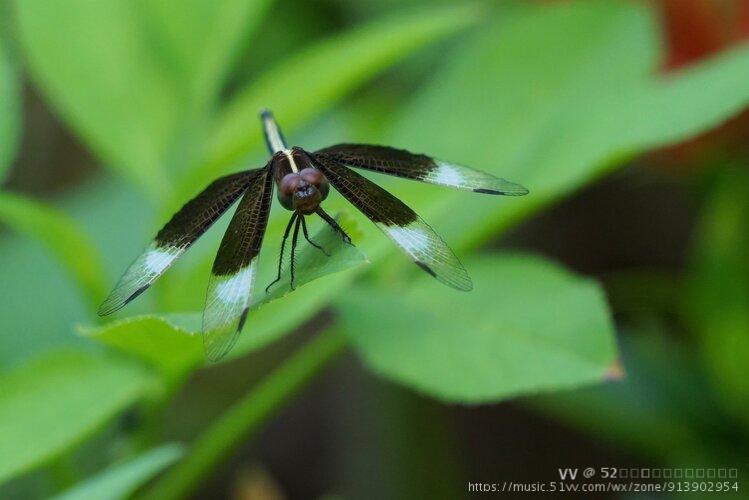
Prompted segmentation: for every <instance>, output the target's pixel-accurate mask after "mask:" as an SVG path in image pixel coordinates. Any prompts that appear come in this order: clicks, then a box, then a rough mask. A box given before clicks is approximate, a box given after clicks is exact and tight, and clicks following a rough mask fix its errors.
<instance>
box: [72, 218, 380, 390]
mask: <svg viewBox="0 0 749 500" xmlns="http://www.w3.org/2000/svg"><path fill="white" fill-rule="evenodd" d="M346 227H347V228H348V229H349V230H351V229H352V227H351V225H350V224H347V225H346ZM353 234H355V233H353ZM312 240H313V241H315V242H316V243H317V244H319V245H321V246H322V247H323V248H325V249H326V251H328V253H330V255H331V256H330V257H327V256H325V255H324V254H323V253H322V252H320V250H318V249H316V248H314V247H312V246H311V245H305V246H300V248H299V249H298V250H297V263H298V273H296V279H295V285H296V287H297V291H295V292H294V293H293V294H291V295H289V296H288V297H287V298H286V299H285V300H279V301H276V299H279V298H282V297H285V296H286V295H287V294H289V293H290V291H291V290H290V287H289V275H288V271H287V270H286V271H284V273H283V274H282V280H281V281H280V282H279V283H277V284H276V285H274V288H273V289H271V292H270V293H269V294H267V295H266V294H265V291H264V288H265V286H264V285H263V286H257V290H258V293H257V295H256V299H255V300H256V302H255V303H254V304H253V305H252V307H251V309H250V313H249V315H248V317H247V321H246V323H245V327H244V332H243V333H242V336H241V337H240V340H239V342H238V343H237V346H235V348H234V349H233V350H232V351H231V352H230V354H229V356H228V357H229V358H231V357H238V356H240V355H243V354H246V353H247V352H249V351H251V350H255V349H258V348H260V347H262V346H263V345H266V344H267V343H268V342H270V341H272V340H274V339H276V338H278V337H279V336H281V335H283V334H285V333H288V332H290V331H291V330H292V329H293V328H294V327H296V326H297V325H299V323H301V322H302V321H303V320H304V319H306V318H308V317H309V316H310V315H311V314H313V313H314V311H317V310H318V309H319V308H320V307H321V302H322V303H324V302H325V301H326V300H329V293H330V292H329V291H328V290H335V289H336V288H337V287H338V286H340V283H341V282H340V278H339V279H336V278H337V277H336V276H330V278H333V280H332V281H331V280H330V278H328V276H329V275H332V274H335V273H339V272H340V271H345V270H351V269H352V268H354V267H356V266H359V265H360V264H362V263H364V262H366V259H365V257H364V256H363V255H362V254H361V252H359V250H358V249H357V248H356V247H353V246H351V245H348V244H346V243H344V242H343V241H342V240H341V238H340V237H339V236H338V234H336V233H335V231H333V230H332V229H331V228H330V226H328V225H327V224H326V225H324V226H323V228H322V229H321V230H320V231H319V232H318V233H316V234H315V235H314V236H313V237H312ZM286 261H287V262H288V257H287V259H286ZM267 271H272V272H273V274H275V269H274V268H273V266H267V269H266V271H264V273H265V276H264V277H263V279H258V284H260V283H265V282H266V281H264V280H265V279H267V282H268V283H270V281H271V279H269V278H267V275H268V274H269V273H268V272H267ZM320 278H326V279H323V280H321V281H318V282H316V283H315V286H313V287H312V286H310V287H305V286H304V285H306V284H307V283H309V282H311V281H313V280H318V279H320ZM344 279H351V278H345V277H344ZM200 325H201V314H200V313H187V314H167V315H144V316H134V317H131V318H126V319H122V320H118V321H114V322H111V323H108V324H106V325H104V326H100V327H88V328H80V329H79V330H80V331H81V333H83V334H84V335H86V336H88V337H90V338H93V339H95V340H98V341H100V342H103V343H104V344H107V345H110V346H112V347H115V348H116V349H118V350H120V351H123V352H126V353H128V354H132V355H135V356H137V357H138V358H140V359H143V360H145V361H146V362H148V363H150V364H152V365H154V366H156V367H158V368H159V369H160V370H161V371H162V372H163V373H164V374H166V375H167V376H170V377H177V376H180V375H183V374H185V373H186V372H187V371H188V370H190V369H191V368H194V367H195V366H197V365H199V364H201V363H202V362H203V343H202V339H201V337H200Z"/></svg>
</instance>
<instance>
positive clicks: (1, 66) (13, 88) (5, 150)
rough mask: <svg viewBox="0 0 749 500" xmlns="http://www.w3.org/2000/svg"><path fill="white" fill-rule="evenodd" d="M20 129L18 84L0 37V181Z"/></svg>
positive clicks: (17, 139)
mask: <svg viewBox="0 0 749 500" xmlns="http://www.w3.org/2000/svg"><path fill="white" fill-rule="evenodd" d="M20 129H21V103H20V85H19V83H18V77H17V75H16V71H15V69H14V68H13V66H12V65H11V62H10V60H9V58H8V54H7V53H6V50H5V48H4V47H3V39H2V38H1V37H0V182H2V180H3V179H4V178H5V174H6V173H7V171H8V168H9V167H10V164H11V163H12V162H13V159H14V158H15V153H16V150H17V149H18V144H19V139H20V133H21V130H20Z"/></svg>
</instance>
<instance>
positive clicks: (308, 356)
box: [144, 330, 346, 499]
mask: <svg viewBox="0 0 749 500" xmlns="http://www.w3.org/2000/svg"><path fill="white" fill-rule="evenodd" d="M345 345H346V343H345V340H344V338H343V335H341V334H340V333H339V332H338V331H335V330H330V331H326V332H323V333H321V334H320V335H318V336H317V337H316V338H315V339H313V340H311V341H310V342H309V343H307V345H305V346H304V347H302V348H300V349H299V350H298V351H297V352H295V353H294V354H293V355H292V356H291V357H290V358H289V359H287V360H286V361H285V362H284V363H283V364H282V365H281V366H279V367H278V368H276V369H275V370H274V371H273V372H272V373H270V374H269V375H268V376H267V377H266V378H265V379H263V380H262V381H261V382H259V383H258V384H257V385H256V386H254V387H253V388H252V389H251V390H250V391H249V392H248V393H247V394H246V395H245V396H243V397H242V398H241V399H240V400H239V401H237V402H236V403H235V404H234V405H232V406H231V407H230V408H229V409H228V410H226V412H224V414H223V415H221V416H220V417H219V418H218V420H216V421H215V422H214V423H213V424H211V425H210V426H209V427H208V428H207V429H206V430H205V431H204V432H203V433H202V434H201V435H200V436H198V438H197V439H196V440H195V442H194V443H193V444H192V446H191V449H190V451H189V454H188V455H187V457H186V458H185V459H184V460H183V461H182V462H180V463H179V464H178V465H176V466H175V468H174V469H172V470H171V471H169V472H167V474H166V475H165V476H164V477H163V478H161V479H160V480H159V481H158V482H156V484H154V486H153V487H152V488H151V489H149V490H147V491H146V492H145V494H144V498H149V499H151V498H157V499H171V498H185V497H186V496H187V495H188V494H189V493H190V492H192V491H193V490H194V489H195V488H196V487H197V486H199V485H200V484H201V482H202V481H203V480H204V479H205V478H206V477H207V476H208V475H209V474H210V473H211V472H212V471H213V469H214V468H215V466H216V465H218V464H219V463H220V462H221V461H222V460H224V459H225V458H227V457H228V456H229V455H230V454H231V452H232V451H233V450H234V448H236V447H237V446H238V445H239V444H241V443H242V442H244V441H245V440H246V439H248V438H249V437H251V436H252V435H253V434H254V433H255V432H257V431H258V430H259V428H260V426H261V425H262V424H263V423H264V422H265V421H266V420H268V418H269V417H270V416H271V415H273V413H274V412H275V411H276V410H278V409H279V408H280V407H281V406H282V405H283V403H285V402H286V401H288V400H289V399H290V398H291V397H292V396H293V395H294V394H296V393H297V392H299V391H300V390H301V389H303V388H304V386H305V385H306V384H307V383H308V382H310V381H311V380H312V378H313V377H314V376H315V375H316V374H317V373H318V372H319V371H320V370H322V369H323V368H324V367H325V366H326V365H327V364H328V363H329V362H330V361H332V360H333V359H334V358H335V356H336V355H337V354H340V353H341V352H343V349H344V348H345Z"/></svg>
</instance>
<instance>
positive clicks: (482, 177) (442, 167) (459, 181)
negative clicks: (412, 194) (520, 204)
mask: <svg viewBox="0 0 749 500" xmlns="http://www.w3.org/2000/svg"><path fill="white" fill-rule="evenodd" d="M434 164H435V165H437V168H435V169H433V170H431V171H430V172H429V173H428V174H426V175H425V176H424V177H423V179H421V180H422V181H424V182H431V183H433V184H440V185H442V186H450V187H455V188H459V189H469V190H471V191H476V192H479V193H487V194H504V195H509V196H522V195H524V194H528V190H527V189H526V188H524V187H523V186H521V185H520V184H515V183H514V182H510V181H508V180H505V179H501V178H499V177H495V176H493V175H491V174H487V173H486V172H482V171H480V170H475V169H473V168H469V167H464V166H463V165H455V164H453V163H448V162H446V161H442V160H434Z"/></svg>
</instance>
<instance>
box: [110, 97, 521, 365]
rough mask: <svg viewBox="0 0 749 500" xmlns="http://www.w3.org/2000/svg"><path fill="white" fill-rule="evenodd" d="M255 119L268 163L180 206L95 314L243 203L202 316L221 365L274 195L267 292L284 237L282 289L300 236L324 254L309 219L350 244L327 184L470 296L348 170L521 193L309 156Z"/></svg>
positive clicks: (454, 170)
mask: <svg viewBox="0 0 749 500" xmlns="http://www.w3.org/2000/svg"><path fill="white" fill-rule="evenodd" d="M260 118H261V122H262V126H263V131H264V135H265V142H266V144H267V146H268V150H269V152H270V154H271V158H270V160H269V161H268V162H267V163H266V164H265V166H264V167H261V168H256V169H252V170H245V171H241V172H236V173H233V174H229V175H226V176H225V177H221V178H219V179H217V180H215V181H213V182H212V183H211V184H210V185H209V186H208V187H206V188H205V189H204V190H203V191H202V192H201V193H199V194H198V195H197V196H196V197H195V198H193V199H192V200H190V201H188V202H187V203H186V204H185V205H184V206H183V207H182V208H181V209H180V210H179V211H178V212H177V213H175V214H174V215H173V216H172V218H171V219H170V220H169V222H167V223H166V225H165V226H164V227H163V228H162V229H161V230H160V231H159V232H158V233H157V234H156V237H155V238H154V240H153V241H152V242H151V243H150V245H148V246H147V247H146V249H145V250H144V251H143V252H142V253H141V254H140V255H139V256H138V257H137V258H136V259H135V261H133V263H132V264H131V265H130V266H129V267H128V268H127V270H126V271H125V272H124V274H123V275H122V277H121V278H120V280H119V281H118V282H117V284H116V285H115V287H114V289H113V290H112V291H111V293H110V294H109V296H108V297H107V298H106V299H105V300H104V302H103V303H102V304H101V306H100V307H99V310H98V312H99V315H101V316H104V315H108V314H111V313H113V312H115V311H117V310H119V309H120V308H122V307H123V306H125V305H126V304H128V303H129V302H130V301H132V300H133V299H135V298H136V297H137V296H138V295H140V294H141V293H143V292H144V291H145V290H146V289H147V288H148V287H149V286H151V284H153V282H154V281H155V280H156V279H157V278H158V277H159V276H161V275H162V274H163V273H164V272H165V271H166V270H167V269H169V267H170V266H171V265H172V264H173V263H174V261H175V260H176V259H177V258H178V257H180V256H181V255H182V254H183V253H184V252H185V251H186V250H187V249H188V248H190V246H191V245H192V244H193V243H195V241H196V240H197V239H198V238H200V236H202V235H203V234H204V233H205V232H206V231H207V230H208V228H209V227H210V226H211V225H212V224H213V223H214V222H216V220H218V219H219V218H220V217H221V216H222V215H223V214H224V213H225V212H226V211H227V210H228V209H229V208H230V207H231V206H232V205H233V204H234V203H235V202H236V201H237V200H239V199H240V197H241V200H240V201H239V205H238V207H237V209H236V211H235V213H234V215H233V217H232V219H231V221H230V223H229V226H228V228H227V229H226V232H225V233H224V236H223V239H222V240H221V244H220V245H219V249H218V252H217V254H216V258H215V260H214V262H213V267H212V269H211V276H210V279H209V282H208V291H207V294H206V302H205V307H204V310H203V323H202V332H203V344H204V348H205V353H206V357H207V358H208V359H209V360H212V361H215V360H218V359H220V358H222V357H223V356H224V355H225V354H226V353H227V352H228V351H229V350H230V349H231V348H232V346H233V345H234V343H235V342H236V340H237V337H238V335H239V333H240V332H241V330H242V328H243V326H244V323H245V320H246V319H247V313H248V311H249V309H250V305H251V302H252V297H253V291H254V285H255V277H256V275H257V269H258V255H259V254H260V248H261V247H262V244H263V237H264V236H265V230H266V227H267V224H268V216H269V214H270V210H271V202H272V199H273V191H274V187H275V188H276V190H277V198H278V201H279V202H280V205H281V206H282V207H283V208H285V209H286V210H289V211H291V212H292V213H291V217H290V219H289V222H288V224H287V225H286V229H285V231H284V233H283V239H282V242H281V254H280V257H279V262H278V274H277V277H276V280H275V281H274V282H273V283H271V284H270V285H268V288H266V292H268V290H269V289H270V286H272V285H273V284H274V283H276V282H277V281H279V280H280V278H281V271H282V265H283V259H284V250H285V247H286V242H287V240H288V239H289V237H291V253H290V266H289V271H290V276H291V281H290V286H291V288H292V289H293V288H294V285H295V283H294V272H295V268H294V265H295V262H294V260H295V252H296V247H297V244H298V242H299V235H300V230H301V235H302V236H303V237H304V239H305V240H306V241H307V242H308V243H309V244H311V245H312V246H314V247H316V248H317V249H319V250H320V251H322V252H324V253H326V255H327V251H326V250H325V249H324V248H323V247H321V246H320V245H318V244H317V243H316V242H315V241H314V240H313V239H311V238H310V236H309V231H308V228H307V217H312V216H314V215H316V216H319V217H320V218H321V219H322V220H323V221H324V222H325V223H326V224H329V225H330V227H331V228H332V229H333V230H334V231H335V233H337V234H338V235H339V236H340V237H341V238H342V240H343V241H344V242H345V243H348V244H352V242H351V239H350V238H349V236H348V235H347V234H346V232H345V230H344V229H343V228H342V227H341V226H340V225H339V224H338V222H337V220H336V219H335V218H334V217H332V216H331V215H330V214H328V213H327V212H326V211H325V210H324V209H323V207H322V202H323V201H324V200H325V199H326V198H327V197H328V194H329V193H330V186H333V188H335V189H336V190H337V191H338V192H339V193H340V194H341V195H342V196H343V197H344V198H345V199H346V200H347V201H348V202H349V203H351V204H352V205H353V206H354V207H356V208H357V209H358V210H359V211H360V212H362V213H363V214H364V215H365V216H366V217H367V218H368V219H369V220H371V221H372V222H373V223H374V224H375V225H376V226H377V227H378V228H379V229H380V230H381V231H382V232H383V233H385V235H386V236H387V237H389V238H390V239H391V240H392V242H393V243H394V244H395V245H396V246H397V247H399V248H400V249H401V250H402V251H403V252H405V254H406V255H408V257H410V258H411V260H412V261H413V262H414V263H415V264H416V265H417V266H419V267H420V268H421V269H422V270H424V271H426V272H427V273H428V274H430V275H431V276H433V277H434V278H436V279H437V280H438V281H440V282H442V283H444V284H445V285H448V286H450V287H452V288H455V289H457V290H463V291H469V290H471V289H472V288H473V284H472V281H471V278H470V277H469V276H468V273H467V272H466V270H465V268H464V267H463V265H462V264H461V263H460V261H459V260H458V258H457V257H456V256H455V254H454V253H453V251H452V250H451V249H450V248H449V247H448V246H447V244H446V243H445V242H444V241H443V240H442V238H441V237H440V236H439V235H437V233H435V232H434V230H433V229H432V228H431V227H430V226H429V225H428V224H427V223H426V222H425V221H424V220H423V219H422V218H421V217H419V216H418V215H417V214H416V212H414V211H413V210H412V209H411V208H410V207H408V206H407V205H406V204H405V203H403V202H402V201H401V200H399V199H398V198H396V197H395V196H393V195H392V194H390V193H389V192H388V191H386V190H385V189H383V188H382V187H380V186H379V185H377V184H376V183H374V182H372V181H371V180H369V179H367V178H366V177H364V176H362V175H360V174H359V173H357V172H355V171H354V170H352V168H353V169H361V170H365V171H371V172H376V173H380V174H387V175H392V176H395V177H401V178H404V179H411V180H415V181H421V182H425V183H429V184H436V185H441V186H447V187H451V188H457V189H462V190H467V191H473V192H475V193H483V194H490V195H509V196H520V195H525V194H527V193H528V190H527V189H526V188H524V187H523V186H521V185H519V184H516V183H514V182H510V181H507V180H505V179H501V178H498V177H495V176H493V175H491V174H488V173H485V172H482V171H479V170H475V169H473V168H469V167H465V166H461V165H458V164H455V163H449V162H445V161H442V160H437V159H434V158H432V157H429V156H426V155H423V154H414V153H410V152H408V151H405V150H402V149H396V148H392V147H387V146H378V145H367V144H337V145H335V146H330V147H327V148H324V149H320V150H318V151H314V152H309V151H306V150H305V149H303V148H301V147H298V146H294V147H289V146H288V145H287V142H286V140H285V139H284V136H283V134H282V132H281V129H280V128H279V126H278V123H277V122H276V120H275V119H274V117H273V114H272V113H271V112H270V111H269V110H267V109H266V110H263V111H262V112H261V114H260Z"/></svg>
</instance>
